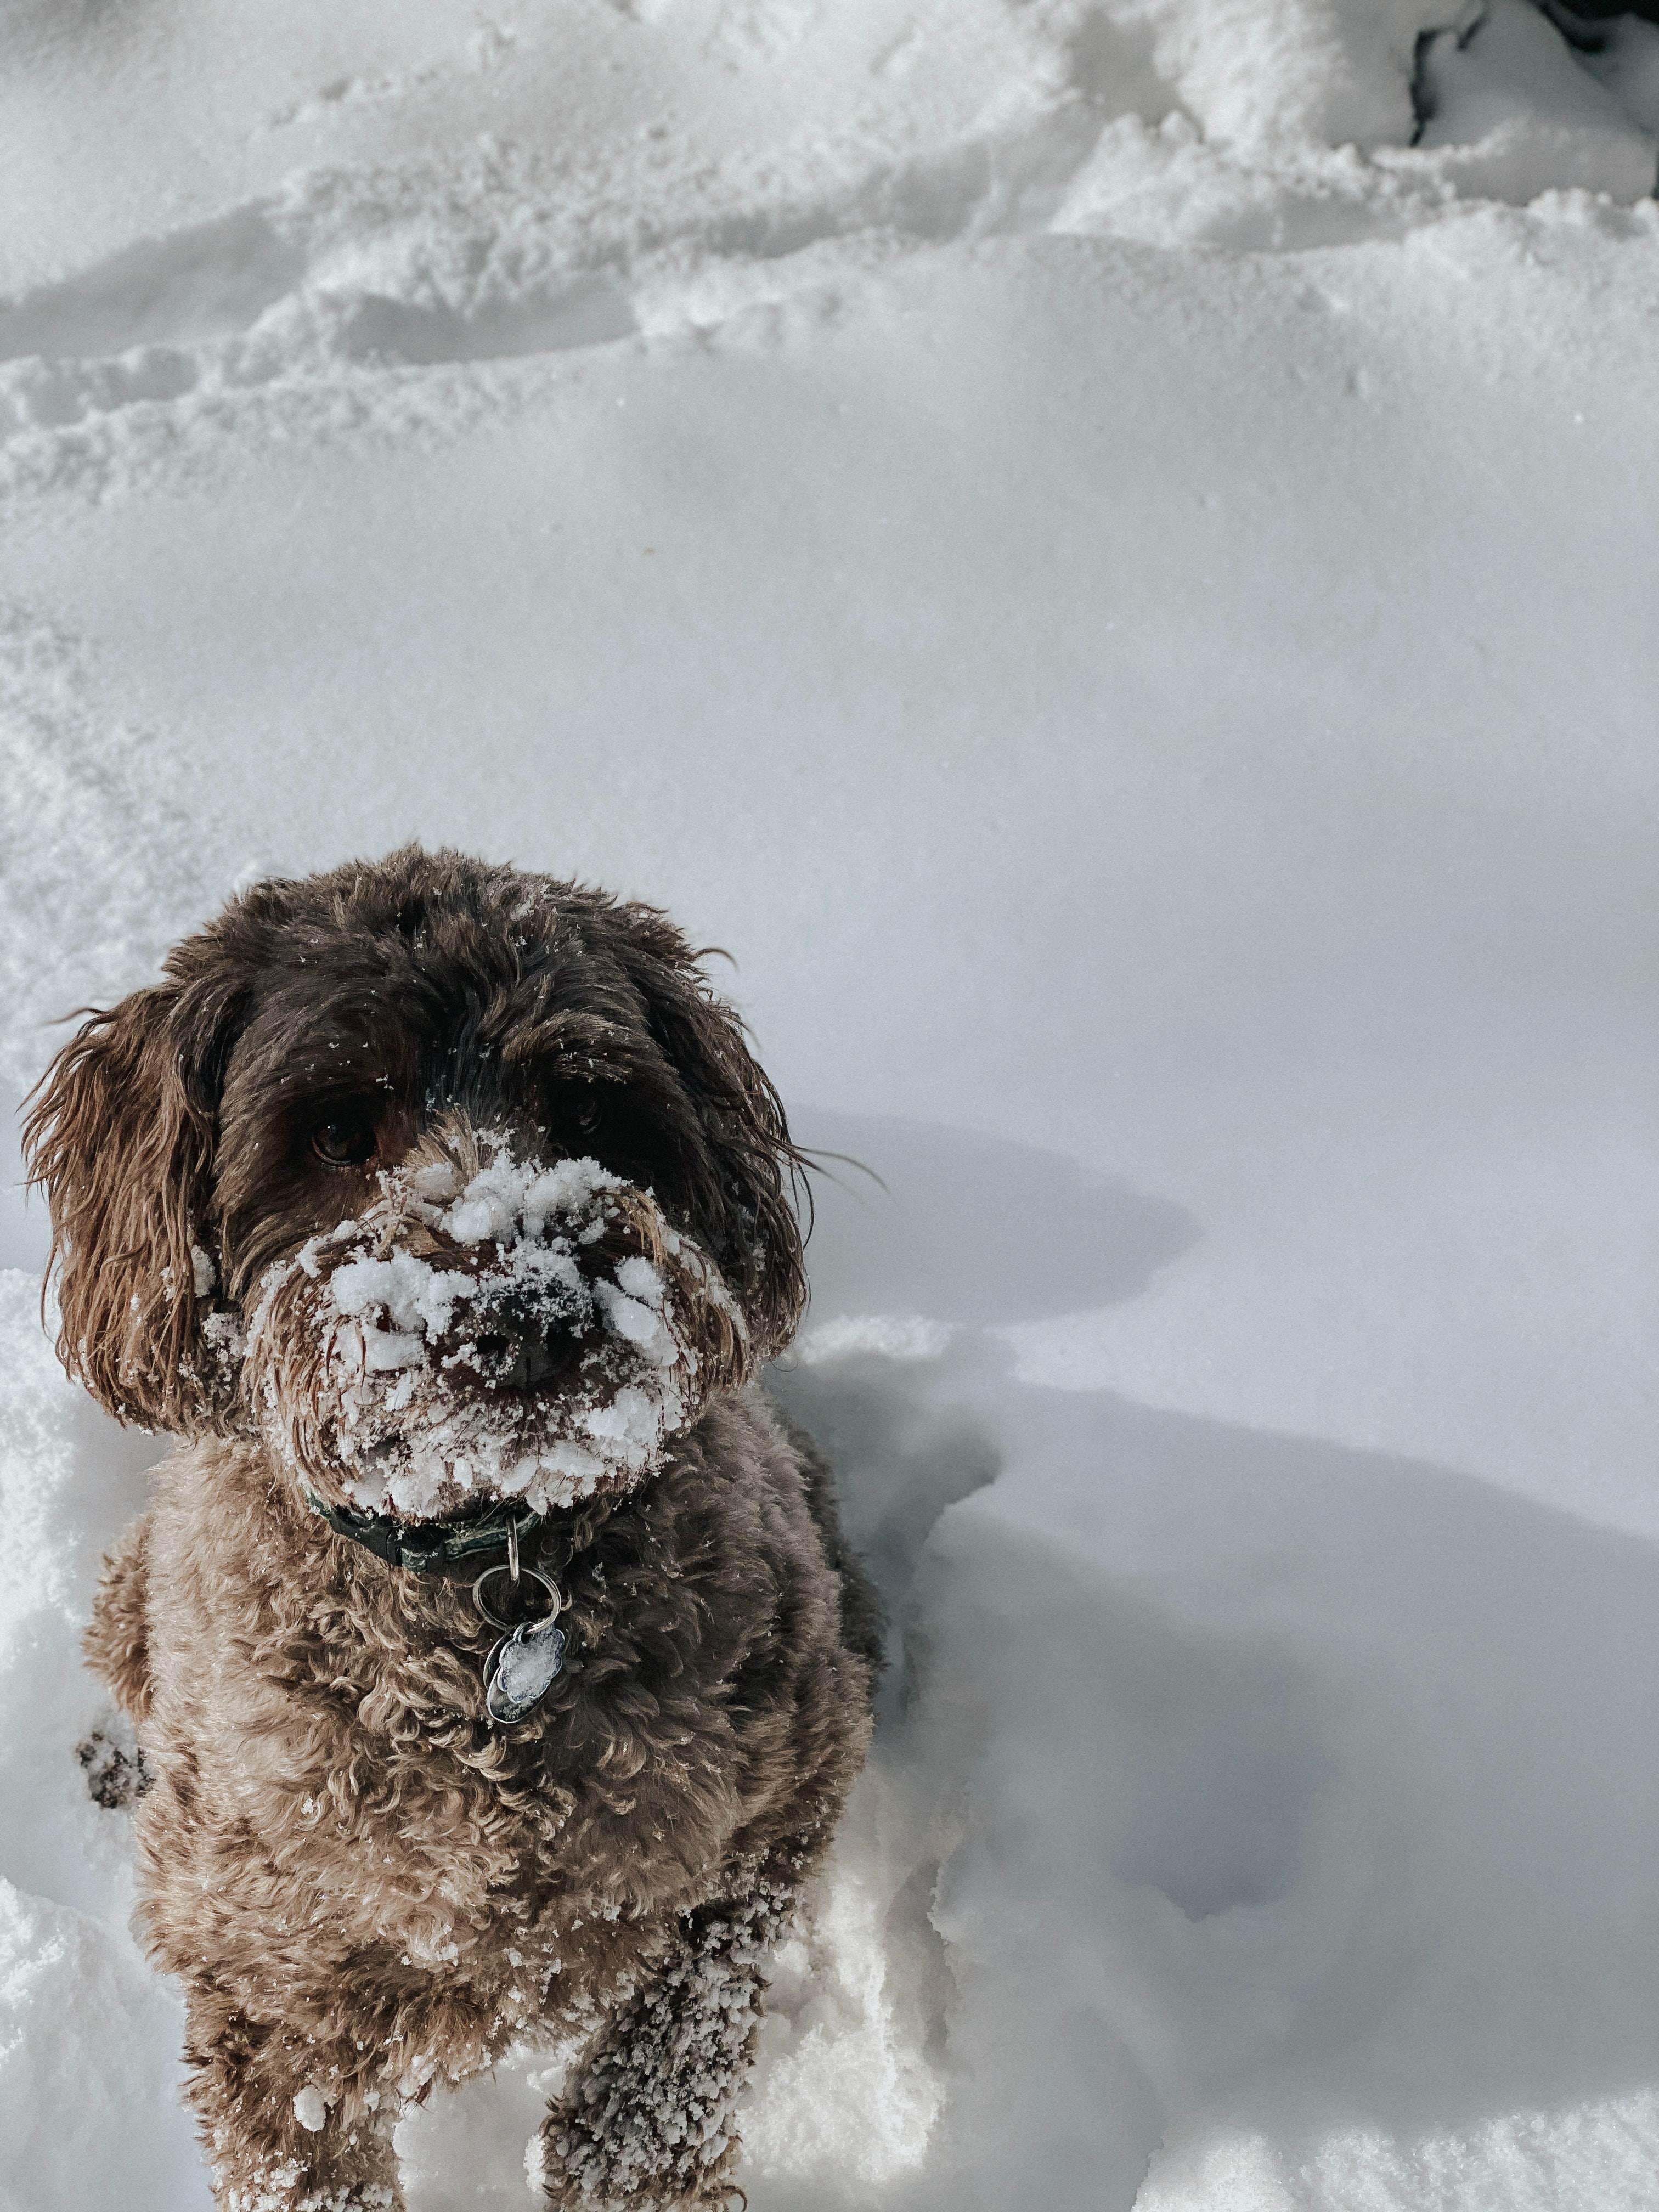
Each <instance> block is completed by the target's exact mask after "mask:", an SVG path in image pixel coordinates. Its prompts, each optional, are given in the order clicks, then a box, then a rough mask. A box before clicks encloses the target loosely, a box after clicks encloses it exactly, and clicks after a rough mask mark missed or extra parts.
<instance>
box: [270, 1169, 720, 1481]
mask: <svg viewBox="0 0 1659 2212" xmlns="http://www.w3.org/2000/svg"><path fill="white" fill-rule="evenodd" d="M249 1363H250V1370H251V1375H250V1380H251V1382H252V1387H253V1393H254V1399H255V1404H256V1409H257V1410H258V1412H259V1413H260V1414H261V1416H262V1418H263V1419H264V1422H265V1425H266V1427H267V1429H268V1431H270V1432H271V1433H272V1434H273V1436H274V1437H275V1439H276V1442H277V1443H279V1444H280V1446H281V1447H282V1449H283V1451H284V1453H285V1455H286V1456H287V1457H288V1459H289V1462H290V1463H291V1464H293V1465H294V1466H295V1467H296V1468H298V1469H299V1470H300V1471H301V1473H302V1474H304V1475H305V1477H306V1479H307V1481H308V1482H309V1483H311V1484H312V1485H313V1487H315V1488H317V1489H318V1490H319V1491H320V1492H323V1493H324V1494H326V1495H331V1496H336V1497H337V1498H340V1499H341V1500H343V1502H349V1504H352V1505H355V1506H357V1507H359V1508H362V1509H364V1510H369V1511H374V1512H390V1513H393V1514H397V1515H400V1516H404V1517H406V1518H411V1519H414V1518H421V1517H425V1516H431V1515H434V1514H437V1513H441V1512H446V1511H453V1510H455V1509H456V1508H457V1507H458V1506H459V1505H462V1504H465V1503H466V1502H467V1501H468V1500H469V1499H472V1498H480V1499H482V1498H523V1499H524V1500H525V1502H526V1504H528V1505H530V1506H531V1507H532V1508H535V1509H538V1510H540V1509H544V1508H545V1507H548V1506H551V1505H560V1504H569V1503H570V1502H572V1501H574V1499H576V1498H581V1497H585V1496H587V1495H589V1494H591V1493H592V1492H595V1491H599V1490H616V1489H623V1488H626V1487H628V1486H630V1485H632V1484H633V1483H635V1482H637V1481H638V1480H641V1477H642V1476H644V1475H645V1474H648V1473H649V1472H650V1470H651V1468H653V1466H654V1465H655V1464H656V1463H657V1462H658V1461H659V1457H660V1455H661V1453H662V1450H663V1448H664V1446H665V1444H666V1443H667V1442H668V1441H669V1439H670V1438H671V1437H674V1436H676V1435H678V1433H680V1432H681V1431H683V1430H684V1429H685V1428H687V1427H688V1426H689V1425H690V1423H691V1422H692V1421H693V1420H695V1419H696V1416H697V1414H698V1413H699V1412H700V1411H701V1410H702V1407H703V1405H704V1404H705V1403H706V1402H707V1400H708V1394H709V1392H710V1391H711V1390H712V1389H720V1388H728V1387H730V1386H731V1385H732V1383H735V1382H738V1381H740V1380H741V1379H742V1375H743V1372H744V1368H745V1366H746V1364H747V1342H746V1334H745V1330H744V1322H743V1319H742V1316H741V1315H740V1314H739V1312H738V1309H737V1306H736V1305H735V1304H734V1302H733V1301H732V1298H731V1297H730V1296H729V1295H728V1293H727V1291H726V1286H725V1285H724V1284H723V1283H722V1281H721V1280H720V1275H719V1273H718V1271H717V1269H716V1268H715V1267H714V1265H713V1263H712V1262H711V1261H709V1260H708V1258H707V1257H706V1256H705V1255H703V1253H702V1252H701V1251H700V1250H699V1249H697V1247H696V1245H695V1244H694V1243H692V1242H691V1241H690V1239H689V1238H687V1237H683V1236H681V1235H679V1234H678V1232H677V1231H675V1230H674V1229H673V1228H671V1226H670V1225H669V1224H668V1222H667V1221H666V1220H665V1218H663V1216H662V1213H661V1212H660V1210H659V1207H658V1206H657V1204H656V1201H655V1200H654V1199H653V1196H652V1194H650V1193H649V1192H648V1191H641V1190H640V1189H638V1188H635V1186H633V1185H632V1184H629V1183H626V1182H623V1181H622V1179H621V1178H620V1177H618V1176H615V1175H612V1174H611V1173H610V1172H609V1171H608V1170H606V1169H605V1168H603V1167H601V1166H600V1165H599V1164H598V1162H597V1161H594V1160H591V1159H580V1160H562V1161H559V1162H558V1163H557V1164H555V1165H553V1166H551V1167H544V1166H542V1165H540V1164H538V1163H537V1162H535V1161H531V1160H522V1159H520V1158H515V1157H514V1154H513V1150H512V1147H511V1146H510V1145H509V1144H508V1143H507V1141H506V1140H505V1139H499V1138H498V1139H493V1140H492V1139H484V1140H483V1144H482V1146H481V1145H480V1143H479V1141H478V1140H477V1139H476V1138H472V1137H471V1136H470V1135H469V1134H467V1133H454V1132H452V1133H449V1134H448V1135H447V1137H446V1136H440V1137H439V1138H438V1139H435V1140H434V1141H433V1142H432V1143H431V1144H430V1145H428V1146H427V1147H426V1148H425V1152H424V1155H423V1156H420V1155H417V1156H416V1158H415V1159H414V1160H412V1161H411V1162H410V1164H407V1165H406V1166H405V1167H404V1168H403V1169H402V1170H398V1172H397V1173H395V1174H393V1175H391V1176H387V1177H386V1178H385V1179H384V1182H383V1186H382V1192H381V1197H380V1201H379V1203H378V1204H377V1205H376V1206H374V1208H373V1209H371V1210H370V1211H369V1212H368V1213H367V1214H365V1216H364V1217H363V1218H362V1219H361V1220H353V1221H347V1222H343V1223H342V1224H341V1225H339V1227H338V1228H337V1229H335V1230H332V1231H329V1232H328V1233H327V1234H325V1235H323V1236H319V1237H313V1238H311V1239H310V1240H309V1241H308V1242H307V1243H306V1244H305V1246H304V1247H303V1248H302V1249H301V1251H300V1252H299V1254H298V1255H296V1256H295V1258H294V1259H293V1260H291V1261H288V1262H287V1263H285V1264H284V1265H283V1266H282V1267H278V1268H276V1269H274V1270H273V1271H272V1273H270V1276H269V1277H268V1278H267V1279H266V1280H265V1282H264V1285H262V1289H261V1294H260V1297H259V1301H258V1308H257V1310H256V1312H255V1315H254V1318H253V1322H252V1326H251V1328H250V1331H249Z"/></svg>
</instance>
